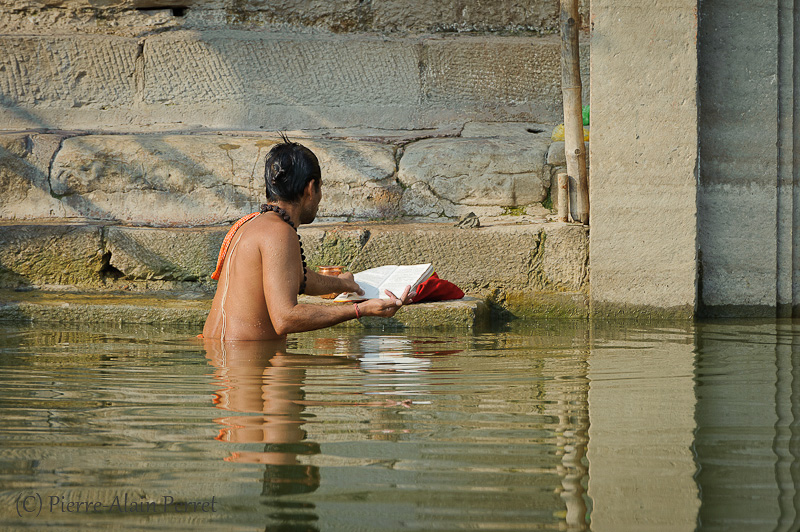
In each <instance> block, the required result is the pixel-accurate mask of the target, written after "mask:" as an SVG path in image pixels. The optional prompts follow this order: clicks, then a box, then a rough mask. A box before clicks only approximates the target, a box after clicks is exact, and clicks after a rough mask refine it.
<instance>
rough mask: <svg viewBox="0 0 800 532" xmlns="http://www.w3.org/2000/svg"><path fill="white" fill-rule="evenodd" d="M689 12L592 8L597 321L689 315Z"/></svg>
mask: <svg viewBox="0 0 800 532" xmlns="http://www.w3.org/2000/svg"><path fill="white" fill-rule="evenodd" d="M696 8H697V0H671V1H669V2H655V1H648V2H641V1H635V0H622V1H620V0H593V2H592V5H591V28H592V30H591V31H592V37H591V67H590V71H591V76H590V79H591V110H592V115H591V120H592V122H591V128H592V129H591V142H590V159H591V169H590V172H591V173H590V183H589V189H590V201H591V213H590V218H591V239H590V250H589V253H590V271H591V297H592V313H593V315H595V316H602V315H610V314H618V313H620V312H622V313H626V314H636V313H639V312H642V311H645V312H647V313H649V314H651V315H652V314H655V315H662V316H673V317H691V316H692V315H693V314H694V309H695V299H696V282H695V279H696V275H697V268H696V226H697V223H696V212H697V209H696V165H697V158H698V147H697V108H696V91H697V45H696V31H697V18H696Z"/></svg>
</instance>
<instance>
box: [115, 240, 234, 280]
mask: <svg viewBox="0 0 800 532" xmlns="http://www.w3.org/2000/svg"><path fill="white" fill-rule="evenodd" d="M226 232H227V231H226V229H221V228H216V227H213V228H184V229H177V230H176V229H150V228H146V227H108V228H107V229H106V232H105V249H106V251H107V252H108V253H110V257H109V265H110V266H112V267H114V268H116V269H117V270H119V272H120V273H121V274H122V275H123V276H124V277H125V278H126V279H132V280H140V279H156V280H166V281H199V280H201V279H206V278H208V276H209V275H210V273H209V272H213V271H214V268H216V264H217V260H216V255H217V254H218V253H219V249H220V246H221V245H222V240H223V239H224V237H225V233H226Z"/></svg>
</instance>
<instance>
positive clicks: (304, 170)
mask: <svg viewBox="0 0 800 532" xmlns="http://www.w3.org/2000/svg"><path fill="white" fill-rule="evenodd" d="M281 139H282V140H283V142H280V143H278V144H276V145H275V146H273V147H272V149H271V150H269V153H268V154H267V160H266V161H265V163H264V181H265V182H266V186H267V201H277V200H282V201H287V202H289V203H294V202H296V201H297V200H299V199H300V197H301V196H302V195H303V190H304V189H305V188H306V185H308V182H309V181H311V180H312V179H313V180H315V181H316V182H317V183H316V186H317V189H319V187H320V185H321V184H322V171H321V170H320V168H319V161H318V160H317V156H316V155H314V152H312V151H311V150H309V149H308V148H306V147H305V146H302V145H300V144H298V143H296V142H292V141H290V140H289V139H288V138H287V137H286V135H285V134H283V133H281Z"/></svg>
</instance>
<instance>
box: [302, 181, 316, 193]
mask: <svg viewBox="0 0 800 532" xmlns="http://www.w3.org/2000/svg"><path fill="white" fill-rule="evenodd" d="M314 190H316V181H314V180H313V179H311V180H309V182H308V183H306V187H305V188H304V189H303V195H304V196H309V197H313V196H314Z"/></svg>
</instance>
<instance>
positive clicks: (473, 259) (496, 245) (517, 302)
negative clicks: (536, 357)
mask: <svg viewBox="0 0 800 532" xmlns="http://www.w3.org/2000/svg"><path fill="white" fill-rule="evenodd" d="M587 252H588V234H587V231H586V229H585V228H584V227H582V226H578V225H568V224H557V223H553V224H530V225H528V224H526V225H519V226H517V225H495V226H492V227H481V228H477V229H461V228H456V227H453V226H451V225H443V224H417V225H412V224H401V225H396V226H392V225H386V226H375V227H370V238H369V240H368V241H367V243H366V245H365V246H364V248H363V250H362V251H361V253H360V254H359V255H358V256H357V257H355V260H354V261H353V264H352V269H353V271H360V270H363V269H367V268H372V267H376V266H381V265H384V264H417V263H422V262H431V263H433V265H434V267H435V269H436V272H437V273H438V274H439V276H440V277H441V278H443V279H447V280H449V281H451V282H453V283H455V284H456V285H458V286H459V287H460V288H461V289H462V290H464V291H465V292H466V293H468V294H473V295H480V296H482V297H486V298H489V299H490V300H491V301H492V302H493V303H494V304H496V305H498V306H502V307H504V308H506V309H508V310H510V311H511V312H512V313H514V314H515V315H518V316H534V315H536V316H541V315H557V316H572V317H580V316H585V315H586V310H587V309H586V293H585V290H586V289H587V283H588V272H587V269H586V264H587V262H586V261H587ZM549 254H552V258H545V257H548V255H549Z"/></svg>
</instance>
